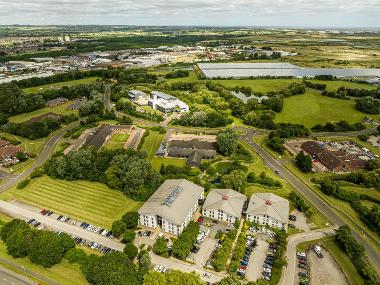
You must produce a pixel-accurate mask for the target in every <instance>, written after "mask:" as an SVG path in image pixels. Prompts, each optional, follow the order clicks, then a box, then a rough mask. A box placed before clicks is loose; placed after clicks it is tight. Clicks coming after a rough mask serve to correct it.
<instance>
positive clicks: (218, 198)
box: [203, 189, 247, 217]
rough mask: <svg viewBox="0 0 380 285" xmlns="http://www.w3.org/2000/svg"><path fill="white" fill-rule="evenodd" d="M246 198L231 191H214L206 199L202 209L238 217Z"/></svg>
mask: <svg viewBox="0 0 380 285" xmlns="http://www.w3.org/2000/svg"><path fill="white" fill-rule="evenodd" d="M246 199H247V198H246V196H245V195H243V194H241V193H239V192H236V191H234V190H232V189H214V190H212V191H211V192H210V193H209V194H208V195H207V198H206V201H205V203H204V205H203V209H205V210H208V209H213V210H219V209H220V210H223V212H225V213H227V214H228V215H231V216H234V217H240V216H241V212H242V210H243V206H244V203H245V200H246Z"/></svg>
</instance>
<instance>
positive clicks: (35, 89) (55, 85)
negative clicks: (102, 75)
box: [23, 77, 99, 93]
mask: <svg viewBox="0 0 380 285" xmlns="http://www.w3.org/2000/svg"><path fill="white" fill-rule="evenodd" d="M98 78H99V77H88V78H84V79H78V80H71V81H66V82H58V83H52V84H46V85H41V86H37V87H30V88H25V89H23V90H24V92H26V93H39V92H44V91H48V90H56V89H60V88H62V87H63V86H77V85H82V84H92V83H94V82H96V80H97V79H98Z"/></svg>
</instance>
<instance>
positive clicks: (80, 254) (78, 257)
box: [65, 247, 87, 264]
mask: <svg viewBox="0 0 380 285" xmlns="http://www.w3.org/2000/svg"><path fill="white" fill-rule="evenodd" d="M86 257H87V255H86V253H85V252H84V250H83V249H81V248H76V247H74V248H72V249H70V250H69V251H68V252H67V253H66V255H65V258H66V259H67V261H68V262H69V263H79V264H81V263H83V262H84V261H85V260H86Z"/></svg>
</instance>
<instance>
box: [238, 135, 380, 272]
mask: <svg viewBox="0 0 380 285" xmlns="http://www.w3.org/2000/svg"><path fill="white" fill-rule="evenodd" d="M246 130H247V133H246V134H245V135H242V136H240V138H241V139H242V140H244V141H245V142H246V143H248V144H249V145H250V146H251V147H252V148H253V149H254V150H255V151H256V152H257V153H258V154H259V155H260V156H261V157H262V158H263V160H264V162H265V164H266V165H267V166H268V167H270V168H271V169H272V170H274V171H277V172H278V174H279V175H280V176H281V177H282V178H284V179H285V180H286V181H288V182H289V183H290V184H291V185H292V186H293V187H294V188H295V189H297V191H298V192H300V193H301V194H302V195H303V196H304V197H305V198H306V199H307V200H308V201H310V202H311V203H312V204H313V205H314V207H316V208H317V209H318V210H319V211H320V212H322V213H323V214H324V215H325V216H326V217H327V218H328V219H329V220H330V221H331V222H332V223H333V224H334V225H337V226H341V225H344V224H346V223H347V222H345V220H344V219H343V218H342V217H341V216H340V215H342V216H345V219H347V220H349V221H350V222H351V223H353V224H355V225H356V226H357V227H358V228H360V229H361V230H362V231H363V232H366V231H367V229H364V228H362V227H361V226H360V225H358V224H357V223H356V222H355V221H354V220H353V219H352V218H351V217H350V216H348V215H347V214H346V213H344V212H343V211H340V212H339V214H340V215H338V213H337V212H336V211H338V210H339V209H335V210H334V209H333V208H332V207H331V206H330V205H328V204H327V203H326V202H325V201H324V200H322V198H321V197H319V196H318V195H317V194H316V193H314V191H313V190H311V189H310V188H309V187H308V186H307V185H306V184H304V183H303V182H302V181H301V180H300V179H298V177H296V176H295V175H294V174H293V173H291V172H290V171H289V170H288V169H287V168H285V167H284V166H282V165H281V164H280V163H279V162H278V161H277V160H275V159H274V158H273V157H272V156H271V155H270V154H269V153H268V152H266V151H265V150H264V149H263V148H262V147H261V146H259V145H258V144H256V143H255V142H254V141H253V140H252V137H253V135H254V131H253V130H252V129H246ZM353 235H354V237H355V238H356V240H357V241H358V242H359V243H360V244H362V245H363V246H364V247H365V249H366V253H367V256H368V257H369V259H370V260H371V263H372V264H373V266H374V267H375V268H376V269H377V271H380V255H379V254H378V252H377V251H376V249H375V248H373V246H372V245H371V244H370V243H369V242H368V240H369V239H370V240H371V242H373V243H374V244H377V245H378V246H380V241H379V240H376V239H374V238H372V237H371V236H369V235H366V237H365V238H364V237H363V236H362V235H359V234H357V233H356V232H355V231H353Z"/></svg>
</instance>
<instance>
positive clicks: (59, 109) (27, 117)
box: [9, 102, 78, 123]
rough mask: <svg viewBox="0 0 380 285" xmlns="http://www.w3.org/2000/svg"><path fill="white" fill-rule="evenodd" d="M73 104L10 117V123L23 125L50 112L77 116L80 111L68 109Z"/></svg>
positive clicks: (68, 103)
mask: <svg viewBox="0 0 380 285" xmlns="http://www.w3.org/2000/svg"><path fill="white" fill-rule="evenodd" d="M71 104H73V102H67V103H65V104H61V105H58V106H57V107H45V108H42V109H38V110H35V111H33V112H30V113H24V114H20V115H17V116H13V117H10V118H9V121H10V122H12V123H22V122H25V121H28V120H30V119H31V118H33V117H38V116H41V115H44V114H46V113H49V112H52V113H55V114H58V115H70V114H77V113H78V111H76V110H69V109H67V108H68V107H69V106H70V105H71Z"/></svg>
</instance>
